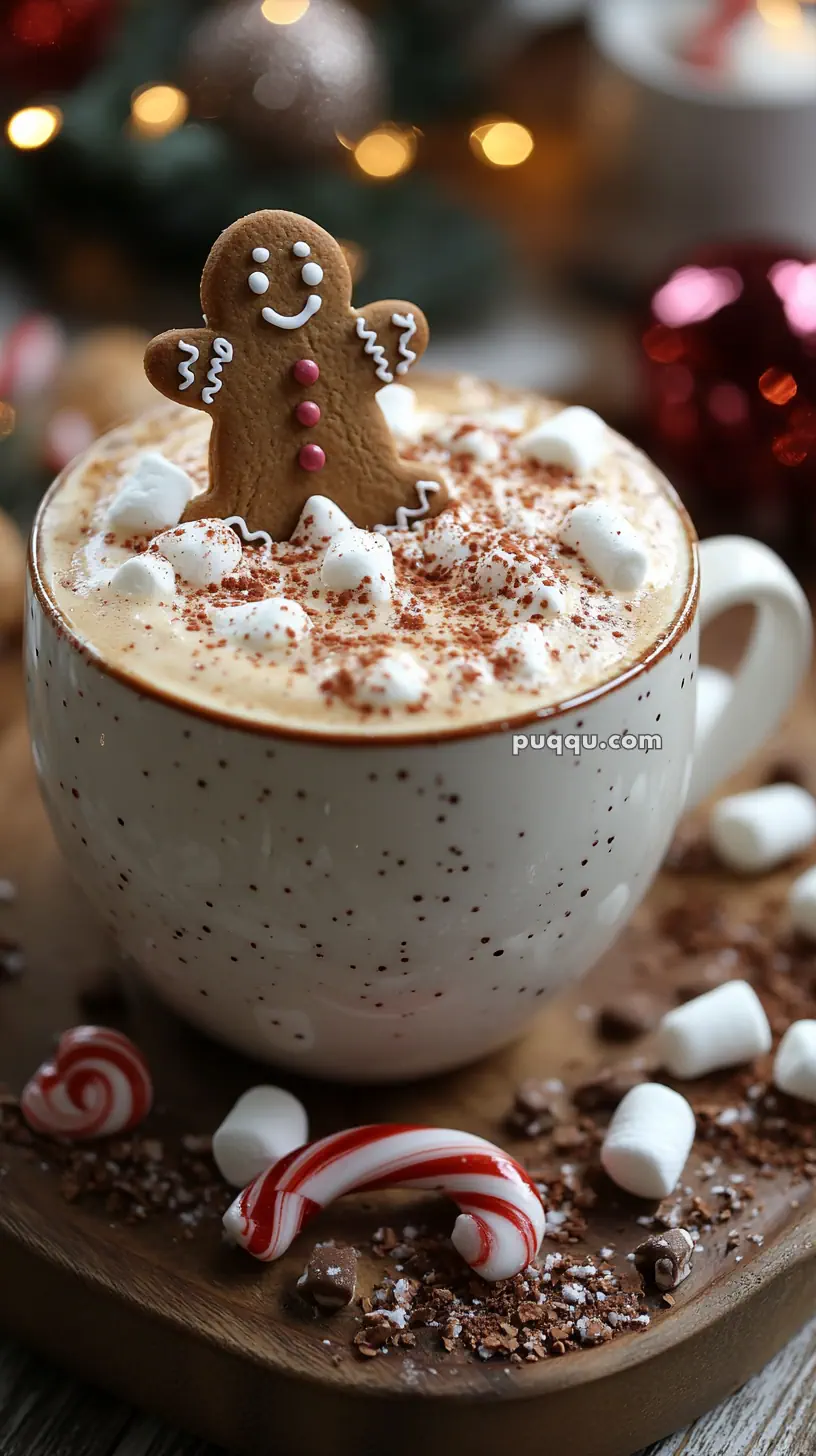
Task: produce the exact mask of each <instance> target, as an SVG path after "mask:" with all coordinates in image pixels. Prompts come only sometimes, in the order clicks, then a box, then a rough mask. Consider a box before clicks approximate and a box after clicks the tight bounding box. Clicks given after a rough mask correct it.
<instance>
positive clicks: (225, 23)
mask: <svg viewBox="0 0 816 1456" xmlns="http://www.w3.org/2000/svg"><path fill="white" fill-rule="evenodd" d="M300 4H301V5H303V4H304V0H300ZM298 9H299V5H298V3H297V0H263V4H261V3H259V0H232V3H231V4H229V5H226V6H224V7H220V6H217V7H216V8H215V9H213V10H211V11H210V12H209V13H208V14H207V15H205V17H204V19H203V20H202V21H201V22H200V23H199V24H198V25H197V26H196V27H195V29H194V31H193V33H192V36H191V38H190V41H189V44H188V50H187V60H186V66H185V75H184V84H185V85H186V88H187V90H188V92H189V94H190V99H191V104H192V109H193V112H194V113H195V114H196V115H198V116H201V117H205V118H212V119H215V120H220V121H223V123H224V124H225V125H226V126H227V127H228V128H229V129H230V130H231V131H232V132H234V133H235V134H236V135H237V136H239V137H243V138H244V139H245V140H247V141H248V142H250V143H253V144H255V145H256V146H257V145H262V146H263V147H264V148H265V149H266V150H267V151H268V149H269V148H270V147H272V148H274V150H275V151H276V152H277V153H278V154H279V155H282V156H284V157H286V158H287V159H291V158H293V157H308V156H313V155H314V154H315V153H316V152H319V151H322V150H324V149H329V148H334V147H336V146H337V133H338V132H339V133H341V134H342V135H343V136H348V137H351V138H355V137H358V136H361V135H362V134H363V133H364V132H366V131H367V130H368V129H369V128H370V127H371V126H372V125H373V124H374V123H375V122H377V121H379V120H381V118H382V115H383V110H384V97H385V72H384V67H383V63H382V60H381V57H380V55H379V52H378V50H377V46H376V44H375V41H374V38H373V36H372V33H371V30H370V27H369V25H368V23H367V22H366V20H365V19H364V17H363V16H362V15H360V13H359V12H358V11H357V10H356V9H355V8H354V7H353V6H352V5H344V4H340V3H338V0H308V3H306V4H305V6H304V8H303V13H302V14H300V15H297V11H298ZM293 14H294V15H297V18H296V19H295V20H293V21H291V23H289V21H288V17H291V16H292V15H293ZM276 16H277V17H279V18H278V19H277V20H276Z"/></svg>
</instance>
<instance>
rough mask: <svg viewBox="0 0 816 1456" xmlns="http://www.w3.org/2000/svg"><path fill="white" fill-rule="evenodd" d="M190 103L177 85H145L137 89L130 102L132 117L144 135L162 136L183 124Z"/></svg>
mask: <svg viewBox="0 0 816 1456" xmlns="http://www.w3.org/2000/svg"><path fill="white" fill-rule="evenodd" d="M188 110H189V103H188V101H187V97H186V96H185V94H184V92H183V91H179V89H178V87H177V86H165V85H160V86H145V87H144V88H143V89H142V90H141V91H135V92H134V94H133V98H132V100H131V103H130V117H131V121H132V123H133V126H134V127H135V129H136V131H138V132H140V133H141V135H142V136H148V137H162V136H166V135H167V133H168V132H171V131H175V130H176V127H178V126H181V124H182V122H183V121H184V120H185V118H186V116H187V112H188Z"/></svg>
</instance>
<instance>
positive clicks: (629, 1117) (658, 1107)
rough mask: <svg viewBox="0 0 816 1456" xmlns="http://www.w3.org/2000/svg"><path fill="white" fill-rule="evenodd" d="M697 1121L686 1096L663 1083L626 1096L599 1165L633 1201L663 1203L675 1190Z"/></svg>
mask: <svg viewBox="0 0 816 1456" xmlns="http://www.w3.org/2000/svg"><path fill="white" fill-rule="evenodd" d="M695 1130H696V1122H695V1117H694V1113H693V1111H692V1109H691V1106H690V1105H689V1103H688V1102H687V1101H686V1099H685V1097H683V1096H681V1094H680V1093H679V1092H675V1091H673V1090H672V1088H671V1087H664V1086H663V1084H662V1083H661V1082H643V1083H641V1085H640V1086H638V1087H633V1088H632V1090H631V1091H630V1092H627V1094H626V1096H625V1097H624V1099H623V1101H622V1102H621V1103H620V1104H619V1106H618V1108H617V1110H616V1111H615V1113H614V1115H613V1117H612V1121H611V1122H610V1124H609V1127H608V1129H607V1133H606V1137H605V1138H604V1141H603V1146H602V1148H601V1163H602V1164H603V1167H604V1169H605V1170H606V1172H607V1173H608V1175H609V1177H610V1178H611V1179H612V1182H613V1183H617V1185H618V1187H619V1188H624V1189H625V1190H626V1192H627V1193H633V1194H634V1195H635V1197H637V1198H667V1197H668V1195H669V1194H670V1193H672V1192H673V1191H674V1189H675V1188H676V1187H677V1183H678V1181H679V1178H680V1175H681V1173H682V1171H683V1168H684V1167H685V1165H686V1160H687V1158H688V1155H689V1153H690V1152H691V1148H692V1144H693V1142H694V1133H695Z"/></svg>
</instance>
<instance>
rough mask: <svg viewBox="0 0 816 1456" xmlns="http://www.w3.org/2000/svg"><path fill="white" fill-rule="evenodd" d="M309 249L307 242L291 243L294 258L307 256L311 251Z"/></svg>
mask: <svg viewBox="0 0 816 1456" xmlns="http://www.w3.org/2000/svg"><path fill="white" fill-rule="evenodd" d="M311 251H312V250H311V248H310V247H309V244H308V243H293V244H292V252H293V253H294V255H295V257H296V258H308V256H309V254H310V253H311Z"/></svg>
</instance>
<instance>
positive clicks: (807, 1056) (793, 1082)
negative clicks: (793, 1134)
mask: <svg viewBox="0 0 816 1456" xmlns="http://www.w3.org/2000/svg"><path fill="white" fill-rule="evenodd" d="M773 1079H774V1083H775V1085H776V1086H777V1087H778V1088H779V1090H780V1092H787V1094H788V1096H789V1097H800V1098H801V1099H802V1101H803V1102H816V1021H794V1023H793V1026H789V1027H788V1029H787V1031H786V1032H785V1035H784V1036H783V1038H782V1040H781V1042H780V1043H779V1048H778V1050H777V1053H776V1060H775V1061H774V1069H773Z"/></svg>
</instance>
